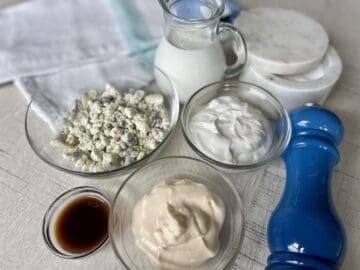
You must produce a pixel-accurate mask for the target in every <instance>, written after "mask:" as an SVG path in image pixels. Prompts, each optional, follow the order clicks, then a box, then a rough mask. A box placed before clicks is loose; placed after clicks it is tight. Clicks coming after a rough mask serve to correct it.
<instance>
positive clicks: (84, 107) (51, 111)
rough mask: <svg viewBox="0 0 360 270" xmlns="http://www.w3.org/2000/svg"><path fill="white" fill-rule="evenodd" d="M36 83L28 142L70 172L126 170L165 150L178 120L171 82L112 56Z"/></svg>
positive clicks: (28, 117)
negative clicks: (111, 58) (107, 59)
mask: <svg viewBox="0 0 360 270" xmlns="http://www.w3.org/2000/svg"><path fill="white" fill-rule="evenodd" d="M80 78H81V79H80ZM34 80H36V81H32V86H33V88H35V89H34V91H35V94H34V95H33V97H32V100H31V102H30V104H29V106H28V109H27V112H26V119H25V130H26V135H27V138H28V141H29V144H30V146H31V148H32V149H33V150H34V152H35V153H36V154H37V155H38V156H39V157H40V158H41V159H42V160H43V161H45V162H46V163H48V164H49V165H52V166H53V167H56V168H58V169H61V170H63V171H66V172H69V173H74V174H79V175H83V176H101V175H108V174H112V173H127V172H129V170H130V169H133V168H135V167H137V166H139V165H141V164H143V163H144V162H146V161H149V160H151V159H153V158H155V157H156V156H157V155H158V154H159V153H160V151H161V149H162V148H163V147H164V146H165V144H166V142H167V141H168V139H169V137H170V135H171V133H172V131H173V129H174V127H175V125H176V122H177V118H178V113H179V101H178V96H177V93H176V90H175V89H174V86H173V83H172V82H171V80H170V79H169V78H168V77H167V75H166V74H165V73H164V72H162V71H161V70H159V69H157V68H156V67H154V66H153V65H151V64H150V63H146V62H142V61H141V62H140V61H139V60H136V59H132V58H131V59H128V60H127V61H119V60H118V59H114V60H109V61H103V62H98V63H96V64H89V65H85V66H82V67H77V68H71V69H64V70H61V71H59V72H57V73H55V74H52V75H49V76H43V77H41V78H39V79H34Z"/></svg>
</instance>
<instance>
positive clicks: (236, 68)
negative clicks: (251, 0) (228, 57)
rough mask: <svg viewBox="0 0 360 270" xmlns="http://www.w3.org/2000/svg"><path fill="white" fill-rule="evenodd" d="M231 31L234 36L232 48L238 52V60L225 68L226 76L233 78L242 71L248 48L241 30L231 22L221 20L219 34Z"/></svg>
mask: <svg viewBox="0 0 360 270" xmlns="http://www.w3.org/2000/svg"><path fill="white" fill-rule="evenodd" d="M227 33H230V34H231V36H232V49H233V51H234V53H235V54H236V62H235V63H234V64H232V65H229V66H228V67H227V69H226V70H225V77H226V78H233V77H236V76H238V75H239V73H240V71H241V70H242V68H243V67H244V66H245V64H246V60H247V48H246V43H245V39H244V37H243V35H242V34H241V32H240V31H239V30H238V29H237V28H236V27H234V26H233V25H232V24H230V23H224V22H221V23H220V24H219V26H218V29H217V34H218V35H222V34H227Z"/></svg>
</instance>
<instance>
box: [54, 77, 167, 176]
mask: <svg viewBox="0 0 360 270" xmlns="http://www.w3.org/2000/svg"><path fill="white" fill-rule="evenodd" d="M168 128H169V117H168V113H167V110H166V108H165V104H164V97H163V96H162V95H159V94H146V92H145V91H144V90H141V89H139V90H135V89H129V90H128V91H127V92H125V93H121V92H119V91H118V90H117V89H116V88H115V87H114V86H112V85H110V84H106V86H105V91H104V92H103V93H102V94H99V93H98V92H97V91H95V90H89V91H88V92H86V93H85V94H83V95H82V97H81V100H76V101H75V104H74V108H73V110H72V111H71V113H70V114H69V116H68V117H66V118H65V119H64V121H63V127H62V130H61V132H60V133H59V134H58V136H57V138H56V140H55V141H56V142H58V143H61V145H64V146H66V150H65V151H64V154H63V156H64V158H66V159H69V160H71V161H73V162H74V165H75V167H78V168H80V169H82V170H84V171H90V172H98V171H106V170H111V169H114V168H118V167H122V166H127V165H129V164H131V163H132V162H134V161H137V160H141V159H143V158H144V157H145V156H146V155H148V154H149V153H150V152H151V151H153V150H154V149H155V148H156V147H157V146H158V145H159V143H160V142H161V141H163V140H164V138H165V136H166V134H167V131H168Z"/></svg>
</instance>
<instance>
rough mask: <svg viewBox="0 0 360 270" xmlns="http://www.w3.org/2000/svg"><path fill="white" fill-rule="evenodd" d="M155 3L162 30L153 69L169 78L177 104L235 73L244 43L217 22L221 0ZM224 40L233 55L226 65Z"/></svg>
mask: <svg viewBox="0 0 360 270" xmlns="http://www.w3.org/2000/svg"><path fill="white" fill-rule="evenodd" d="M159 3H160V5H161V7H162V8H163V10H164V16H165V30H164V36H163V38H162V40H161V42H160V44H159V47H158V48H157V50H156V54H155V66H157V67H159V68H160V69H162V70H163V71H164V72H165V73H166V74H168V75H169V77H170V78H171V79H172V81H173V82H174V84H175V87H176V89H177V92H178V95H179V99H180V102H181V103H184V102H185V101H186V100H187V99H188V98H189V97H190V96H191V95H192V94H193V93H194V92H196V91H197V90H198V89H200V88H202V87H204V86H206V85H208V84H210V83H213V82H216V81H220V80H222V79H223V78H224V77H234V76H236V75H238V74H239V72H240V70H241V69H242V67H243V66H244V64H245V62H246V58H247V51H246V44H245V41H244V38H243V36H242V35H241V33H240V32H239V30H237V29H236V28H235V27H233V26H232V25H231V24H228V23H223V22H220V17H221V15H222V13H223V12H224V1H223V0H159ZM224 40H228V41H231V44H232V49H233V51H234V53H235V54H236V61H235V63H233V64H231V65H227V63H226V58H225V53H224V48H223V46H222V43H223V42H224ZM158 83H159V82H158ZM159 85H161V82H160V83H159Z"/></svg>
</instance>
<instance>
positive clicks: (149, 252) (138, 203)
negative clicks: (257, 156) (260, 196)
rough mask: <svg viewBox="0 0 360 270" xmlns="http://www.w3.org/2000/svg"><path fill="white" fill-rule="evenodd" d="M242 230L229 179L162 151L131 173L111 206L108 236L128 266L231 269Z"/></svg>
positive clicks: (240, 209)
mask: <svg viewBox="0 0 360 270" xmlns="http://www.w3.org/2000/svg"><path fill="white" fill-rule="evenodd" d="M244 231H245V220H244V210H243V204H242V200H241V198H240V196H239V194H238V192H237V189H236V188H235V186H234V185H233V183H232V182H231V181H230V180H229V179H228V178H227V177H226V176H225V175H224V174H222V173H221V172H219V171H218V170H217V169H215V168H214V167H213V166H211V165H208V164H207V163H205V162H203V161H200V160H197V159H194V158H189V157H180V156H179V157H166V158H162V159H158V160H156V161H153V162H151V163H148V164H146V165H145V166H143V167H142V168H140V169H138V170H137V171H135V172H134V173H132V174H131V175H130V176H129V177H128V178H127V179H126V180H125V182H124V183H123V184H122V186H121V187H120V188H119V190H118V192H117V194H116V196H115V199H114V201H113V203H112V206H111V211H110V221H109V236H110V239H111V244H112V247H113V250H114V253H115V255H116V256H117V257H118V259H119V260H120V262H121V264H122V265H123V266H124V267H125V268H126V269H131V270H135V269H138V270H142V269H147V270H151V269H193V270H200V269H204V270H205V269H212V270H223V269H230V268H231V266H232V265H233V263H234V261H235V259H236V258H237V256H238V254H239V251H240V247H241V245H242V241H243V237H244Z"/></svg>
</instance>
